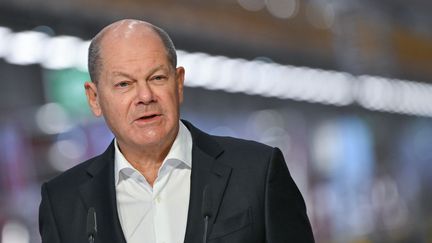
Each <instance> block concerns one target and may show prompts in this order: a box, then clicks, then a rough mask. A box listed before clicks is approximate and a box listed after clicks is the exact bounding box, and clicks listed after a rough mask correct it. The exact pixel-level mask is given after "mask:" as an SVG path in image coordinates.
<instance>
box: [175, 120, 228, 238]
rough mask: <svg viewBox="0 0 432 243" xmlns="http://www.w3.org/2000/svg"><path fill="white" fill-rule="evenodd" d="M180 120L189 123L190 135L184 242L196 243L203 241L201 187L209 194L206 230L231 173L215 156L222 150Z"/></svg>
mask: <svg viewBox="0 0 432 243" xmlns="http://www.w3.org/2000/svg"><path fill="white" fill-rule="evenodd" d="M183 123H184V124H185V125H186V126H187V127H188V129H189V130H190V132H191V134H192V138H193V147H192V174H191V189H190V199H189V211H188V220H187V226H186V235H185V243H198V242H202V236H203V234H204V217H203V215H202V212H201V209H202V203H203V190H204V187H205V186H206V185H208V186H209V195H208V196H210V198H211V212H212V216H211V218H210V224H209V229H208V233H209V232H211V229H212V223H214V221H215V220H216V218H217V215H218V212H219V207H220V204H221V202H222V198H223V194H224V192H225V189H226V186H227V183H228V181H229V177H230V175H231V168H230V167H229V166H227V165H224V164H222V163H220V162H219V161H217V158H218V157H219V156H220V155H221V154H222V153H223V149H222V148H221V147H220V146H219V144H218V143H216V142H215V141H214V140H213V139H212V138H211V137H210V136H209V135H207V134H205V133H203V132H201V131H200V130H198V129H197V128H195V127H193V126H192V125H191V124H190V123H188V122H185V121H183Z"/></svg>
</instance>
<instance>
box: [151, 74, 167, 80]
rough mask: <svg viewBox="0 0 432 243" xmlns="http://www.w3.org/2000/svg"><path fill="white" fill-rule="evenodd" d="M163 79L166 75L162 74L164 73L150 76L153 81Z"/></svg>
mask: <svg viewBox="0 0 432 243" xmlns="http://www.w3.org/2000/svg"><path fill="white" fill-rule="evenodd" d="M165 79H166V76H164V75H157V76H154V77H153V78H152V80H155V81H161V80H165Z"/></svg>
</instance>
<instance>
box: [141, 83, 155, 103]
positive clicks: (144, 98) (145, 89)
mask: <svg viewBox="0 0 432 243" xmlns="http://www.w3.org/2000/svg"><path fill="white" fill-rule="evenodd" d="M153 101H154V93H153V90H152V87H151V86H150V85H149V84H148V83H147V82H141V83H139V84H138V85H137V104H139V103H142V104H150V103H152V102H153Z"/></svg>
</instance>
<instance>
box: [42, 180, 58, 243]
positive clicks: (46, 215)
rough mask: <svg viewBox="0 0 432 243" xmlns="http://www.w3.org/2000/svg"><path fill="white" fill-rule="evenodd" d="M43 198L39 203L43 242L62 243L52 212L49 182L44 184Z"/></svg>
mask: <svg viewBox="0 0 432 243" xmlns="http://www.w3.org/2000/svg"><path fill="white" fill-rule="evenodd" d="M41 191H42V192H41V194H42V200H41V203H40V205H39V232H40V235H41V238H42V243H60V242H61V241H60V236H59V233H58V229H57V224H56V221H55V218H54V215H53V212H52V208H51V202H50V197H49V193H48V189H47V184H46V183H44V184H43V185H42V190H41Z"/></svg>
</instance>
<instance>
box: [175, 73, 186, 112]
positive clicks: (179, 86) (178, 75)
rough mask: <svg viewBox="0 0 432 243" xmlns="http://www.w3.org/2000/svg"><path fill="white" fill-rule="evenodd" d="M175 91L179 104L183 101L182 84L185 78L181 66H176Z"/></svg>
mask: <svg viewBox="0 0 432 243" xmlns="http://www.w3.org/2000/svg"><path fill="white" fill-rule="evenodd" d="M176 79H177V91H178V96H179V101H180V104H181V103H182V102H183V86H184V80H185V70H184V68H183V67H178V68H176Z"/></svg>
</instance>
